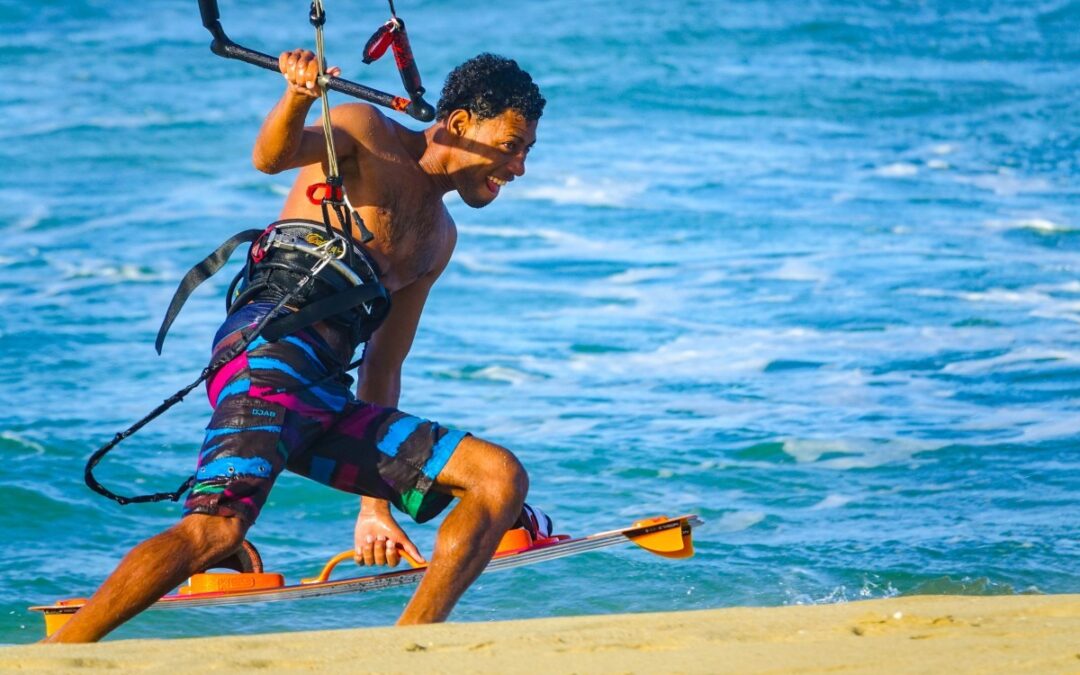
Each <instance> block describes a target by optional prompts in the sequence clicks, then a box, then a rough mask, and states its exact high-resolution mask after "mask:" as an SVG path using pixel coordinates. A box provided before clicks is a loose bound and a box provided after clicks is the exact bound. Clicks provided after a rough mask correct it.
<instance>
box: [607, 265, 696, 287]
mask: <svg viewBox="0 0 1080 675" xmlns="http://www.w3.org/2000/svg"><path fill="white" fill-rule="evenodd" d="M680 274H682V273H681V272H680V271H679V270H673V269H658V268H655V267H639V268H635V269H629V270H626V271H625V272H618V273H616V274H612V275H611V276H609V277H608V278H607V281H609V282H611V283H613V284H628V285H632V284H636V283H638V282H641V281H654V280H656V279H673V278H676V277H678V276H679V275H680Z"/></svg>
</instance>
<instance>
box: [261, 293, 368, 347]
mask: <svg viewBox="0 0 1080 675" xmlns="http://www.w3.org/2000/svg"><path fill="white" fill-rule="evenodd" d="M384 296H385V291H384V290H383V287H382V285H380V284H364V285H363V286H353V287H352V288H348V289H346V290H344V291H340V292H338V293H334V294H333V295H330V296H327V297H325V298H322V299H320V300H316V301H315V302H310V303H308V304H306V305H304V306H303V307H301V308H300V309H298V310H297V311H295V312H293V313H291V314H287V315H285V316H283V317H281V318H279V319H278V320H277V321H274V322H273V323H271V324H269V325H267V326H266V328H264V329H263V331H262V336H263V338H265V339H266V340H267V341H268V342H273V341H275V340H277V339H279V338H282V337H284V336H286V335H289V334H291V333H295V332H296V331H298V330H300V329H301V328H306V327H307V326H310V325H312V324H314V323H317V322H319V321H322V320H323V319H325V318H326V317H328V316H334V315H336V314H341V313H343V312H347V311H349V310H350V309H352V308H354V307H356V306H357V305H361V304H363V303H365V302H371V301H372V300H374V299H376V298H382V297H384Z"/></svg>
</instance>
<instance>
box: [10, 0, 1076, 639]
mask: <svg viewBox="0 0 1080 675" xmlns="http://www.w3.org/2000/svg"><path fill="white" fill-rule="evenodd" d="M397 5H398V7H397V9H398V11H399V12H400V13H401V15H402V16H403V17H404V18H405V19H406V20H407V21H408V24H409V29H410V35H411V36H412V40H413V46H414V50H415V52H416V57H417V60H418V63H419V65H420V70H421V73H422V75H423V77H424V79H425V81H426V83H427V84H428V88H429V90H431V91H432V92H433V94H432V96H431V98H432V99H434V98H436V97H437V96H436V95H435V92H437V90H438V88H439V85H440V83H441V81H442V78H443V77H444V76H445V74H446V73H447V72H448V71H449V70H450V69H451V68H452V67H453V66H454V65H456V64H457V63H459V62H460V61H462V60H464V59H465V58H468V57H469V56H472V55H474V54H476V53H478V52H481V51H493V52H496V53H502V54H506V55H509V56H512V57H514V58H516V59H518V60H519V61H520V63H521V64H522V65H523V66H525V67H526V68H527V69H528V70H530V71H531V72H532V73H533V75H534V76H535V77H536V79H537V81H538V82H539V83H540V85H541V86H542V88H543V90H544V92H545V94H546V96H547V98H548V101H549V103H548V108H547V112H546V113H545V115H544V118H543V120H542V122H541V125H540V130H539V143H538V144H537V146H536V148H535V149H534V151H533V153H532V155H531V156H530V160H529V167H528V175H527V176H526V177H525V178H524V179H522V180H520V181H519V182H516V183H514V184H513V185H512V186H509V188H508V189H506V190H504V192H503V194H502V195H501V196H500V197H499V199H498V200H497V201H496V202H495V203H494V204H493V205H492V206H490V207H489V208H486V209H483V210H479V211H477V210H471V209H469V208H467V207H465V206H464V205H463V204H461V203H460V202H459V201H458V200H456V198H450V199H448V204H449V207H450V209H451V212H452V213H453V215H454V217H455V219H456V220H457V222H458V224H459V227H460V233H461V236H460V241H459V244H458V250H457V253H456V256H455V259H454V261H453V262H452V263H451V265H450V267H449V269H448V271H447V272H446V274H445V276H444V279H443V280H442V281H441V282H440V284H439V285H438V286H437V287H436V289H435V291H434V292H433V295H432V297H431V300H430V302H429V308H428V311H427V313H426V315H425V319H424V321H423V323H422V325H421V330H420V334H419V336H418V338H417V340H416V343H415V346H414V348H413V352H412V355H411V356H410V358H409V361H408V362H407V363H406V368H405V373H404V393H403V396H402V406H403V407H404V408H405V409H407V410H410V411H414V412H416V413H418V414H422V415H425V416H428V417H431V418H432V419H437V420H440V421H443V422H445V423H447V424H450V425H453V426H457V427H459V428H464V429H468V430H471V431H473V432H474V433H476V434H478V435H481V436H483V437H487V438H490V439H492V440H495V441H497V442H500V443H502V444H504V445H507V446H508V447H510V448H512V449H514V450H515V452H517V453H518V454H519V456H520V457H521V458H522V459H523V461H524V462H525V464H526V465H527V467H528V468H529V469H530V472H531V476H532V493H531V498H530V501H532V502H534V503H536V504H538V505H540V506H542V507H543V508H545V509H546V510H547V511H548V512H549V513H551V514H552V515H553V516H554V518H555V519H556V521H557V522H558V523H559V524H560V529H562V530H564V531H567V532H570V533H572V534H578V535H580V534H587V533H590V532H594V531H598V530H603V529H608V528H613V527H620V526H623V525H625V524H627V523H629V522H630V521H632V520H634V519H636V518H638V517H643V516H650V515H655V514H659V513H667V514H676V513H682V512H696V513H699V514H700V515H701V516H702V517H703V518H704V519H705V520H706V521H707V523H708V524H707V525H706V526H705V527H704V528H702V529H700V530H699V531H698V532H697V551H698V552H697V556H696V557H694V558H693V559H691V560H688V561H665V560H661V559H658V558H654V557H651V556H649V555H647V554H646V553H644V552H641V551H639V550H634V549H623V550H616V551H613V552H603V553H596V554H590V555H587V556H581V557H575V558H571V559H565V560H560V561H556V562H552V563H550V564H547V565H543V566H537V567H532V568H527V569H522V570H517V571H513V572H506V573H500V574H498V575H492V576H490V577H483V578H482V579H481V580H480V581H479V582H478V583H477V585H476V586H475V587H474V588H473V589H472V590H470V591H469V593H468V594H467V595H466V596H465V598H464V600H463V601H462V602H461V604H460V605H459V607H458V609H457V610H456V612H455V614H454V617H453V618H454V619H455V620H459V621H488V620H501V619H511V618H524V617H542V616H559V615H571V614H592V613H608V612H642V611H659V610H685V609H697V608H713V607H725V606H734V605H782V604H793V603H826V602H842V601H848V600H855V599H860V598H879V597H888V596H893V595H904V594H916V593H962V594H975V595H982V594H1012V593H1066V592H1073V593H1075V592H1080V577H1078V575H1077V573H1076V572H1077V569H1078V567H1080V536H1078V534H1080V533H1078V528H1077V522H1078V521H1080V497H1078V496H1077V495H1078V494H1080V471H1078V470H1077V469H1078V464H1080V462H1078V460H1080V451H1078V444H1080V443H1078V442H1080V414H1078V413H1080V399H1078V394H1080V220H1078V217H1077V206H1078V205H1080V191H1078V189H1077V187H1076V186H1077V179H1078V177H1080V105H1078V103H1077V102H1078V101H1080V79H1078V78H1077V77H1076V72H1077V66H1078V65H1080V37H1078V36H1080V32H1078V31H1077V30H1076V28H1077V26H1078V25H1080V3H1077V2H1069V1H1064V0H1053V1H1051V0H1034V1H1033V2H1025V3H1014V2H1000V1H993V0H991V1H989V2H978V3H976V2H923V3H902V2H839V1H838V0H823V1H820V2H809V3H806V2H782V1H777V2H768V3H734V2H701V1H698V2H683V3H671V2H661V1H659V0H622V1H620V2H615V1H614V0H577V1H575V2H568V1H566V0H551V1H548V2H518V3H494V4H491V3H487V4H484V5H482V6H479V5H477V4H476V3H464V2H441V1H440V2H436V1H435V0H399V2H398V3H397ZM327 11H328V14H329V23H328V28H327V30H328V34H327V45H328V50H329V52H330V60H331V62H332V63H335V64H339V65H341V66H342V67H343V68H344V70H345V75H346V77H350V78H352V79H358V80H361V81H364V82H368V83H370V84H372V85H374V86H379V87H381V88H385V89H390V90H393V91H398V90H399V83H398V81H397V79H396V74H395V72H394V70H393V68H392V66H390V64H389V63H383V62H379V63H377V64H375V65H373V66H363V65H362V64H361V63H360V48H361V47H362V45H363V43H364V41H365V40H366V38H367V37H368V35H369V34H370V32H371V31H373V30H374V29H375V27H376V26H377V25H378V24H379V23H381V22H382V21H383V20H385V19H386V15H387V9H386V6H385V5H384V4H381V3H379V2H375V1H372V2H366V1H365V2H356V1H354V2H348V3H337V2H334V1H333V0H330V1H329V2H328V3H327ZM222 14H223V19H224V23H225V26H226V28H227V30H228V32H229V33H230V35H232V36H233V37H234V38H235V39H237V40H238V41H240V42H244V43H249V44H251V45H253V46H256V47H259V48H261V49H263V50H264V51H269V52H274V53H276V52H277V51H279V50H281V49H285V48H291V47H293V46H299V45H303V46H308V45H311V44H312V33H311V29H310V26H309V25H308V23H307V4H306V3H302V2H284V1H283V0H275V1H272V2H258V3H256V2H251V1H250V0H246V1H244V2H229V1H225V0H222ZM0 25H2V26H3V29H4V30H3V31H0V75H2V77H0V111H2V113H3V119H4V121H5V124H4V125H3V127H2V128H0V166H3V167H4V170H3V171H2V172H0V233H2V239H3V243H2V244H0V303H2V305H3V308H4V311H3V312H2V314H0V349H2V352H0V353H2V355H3V361H2V363H3V367H2V368H0V457H2V463H0V532H3V539H4V542H3V546H2V548H0V564H2V567H3V570H4V574H3V575H0V643H23V642H30V641H33V640H35V639H37V638H38V637H40V635H41V626H40V619H39V618H38V617H37V616H33V615H31V614H29V613H28V612H26V610H25V608H26V606H27V605H29V604H36V603H42V602H48V601H51V600H54V599H57V598H61V597H71V596H82V595H87V594H89V593H90V592H92V591H93V589H94V588H95V587H96V585H97V584H98V583H100V581H101V580H102V579H103V578H104V576H105V575H106V574H107V573H108V572H109V571H110V570H111V569H112V567H113V565H115V563H116V562H117V560H118V559H119V557H120V556H121V555H122V554H123V553H124V552H125V551H126V550H127V549H128V548H129V547H131V546H132V545H134V544H135V543H137V542H138V541H140V540H141V539H143V538H144V537H146V536H148V535H150V534H152V533H155V532H156V531H158V530H160V529H163V528H165V527H167V526H168V525H170V524H171V523H173V522H174V521H175V519H176V517H177V513H178V507H176V506H175V505H152V506H129V507H125V508H120V507H118V506H117V505H115V504H113V503H111V502H108V501H106V500H103V499H101V498H99V497H97V496H96V495H94V494H92V493H91V492H90V491H89V490H87V489H86V488H85V486H84V485H83V482H82V469H83V462H84V461H85V458H86V457H87V456H88V454H89V453H90V452H91V451H92V450H93V449H94V448H95V447H97V446H98V445H100V444H101V443H102V442H104V441H105V440H107V439H108V438H109V437H111V435H112V434H113V433H115V432H116V431H118V430H120V429H122V428H124V427H125V426H126V425H127V424H129V423H130V422H132V421H134V420H135V419H137V418H139V417H140V416H141V415H143V414H144V413H145V412H146V411H148V410H149V409H150V408H151V407H152V406H153V405H155V404H156V403H157V402H159V401H160V400H161V399H162V398H164V397H165V396H167V395H168V394H170V393H172V392H173V391H174V390H176V389H177V388H179V387H180V386H182V385H184V384H186V383H187V382H189V381H190V380H191V379H192V378H193V377H194V376H195V375H196V374H197V373H198V371H199V370H200V369H201V368H202V366H203V365H204V359H205V358H206V355H207V349H208V343H209V341H210V339H211V336H212V334H213V331H214V329H215V327H216V325H217V323H218V322H219V320H220V318H221V316H222V314H223V308H222V303H221V297H222V295H223V293H224V285H225V284H226V282H227V279H226V278H225V277H226V276H227V275H221V277H222V278H219V279H215V280H214V281H213V282H212V283H211V284H209V287H208V288H202V289H200V290H199V292H198V293H197V294H196V295H195V296H194V297H193V299H192V300H191V301H190V302H189V304H188V306H187V307H186V308H185V310H184V313H183V314H182V315H181V318H180V320H179V321H178V322H177V324H176V326H175V327H174V329H173V332H172V334H171V335H170V339H169V343H168V344H167V345H166V351H165V356H164V357H158V356H156V355H155V354H154V352H153V348H152V343H153V336H154V333H155V332H156V329H157V325H158V323H159V321H160V319H161V316H162V313H163V311H164V307H165V305H166V304H167V302H168V300H169V298H170V297H171V294H172V291H173V289H174V288H175V285H176V283H177V282H178V281H179V279H180V277H181V275H182V274H183V273H184V271H186V270H187V268H188V267H189V266H191V265H192V264H194V263H195V262H197V261H198V260H199V259H201V258H202V256H203V255H205V253H207V252H208V251H209V250H210V249H211V248H212V247H213V246H215V245H216V244H217V243H218V242H219V241H220V240H222V239H224V238H225V237H226V236H228V235H229V234H231V233H232V232H234V231H236V230H239V229H243V228H250V227H257V226H262V225H263V224H265V223H267V222H269V221H270V220H271V219H273V218H274V217H275V215H276V214H277V212H278V209H279V207H280V202H281V200H282V197H283V195H284V193H285V190H286V188H287V187H288V185H289V184H290V181H291V178H292V177H291V176H273V177H270V176H265V175H262V174H260V173H258V172H257V171H255V170H254V169H253V168H251V165H250V160H249V154H250V149H251V143H252V140H253V139H254V136H255V133H256V131H257V129H258V125H259V123H260V121H261V119H262V116H263V115H264V114H265V113H266V111H267V110H268V109H269V108H270V107H271V106H272V105H273V103H274V101H275V100H276V98H277V96H278V95H279V93H280V89H281V84H280V80H279V79H277V78H275V77H274V76H273V75H271V74H270V73H267V72H265V71H260V70H257V69H254V68H251V67H249V66H245V65H243V64H240V63H237V62H231V61H224V60H221V59H218V58H216V57H214V56H212V55H211V54H210V53H209V51H208V50H207V44H208V40H209V37H208V35H207V34H206V32H205V31H204V30H203V29H202V27H201V25H200V21H199V16H198V13H197V11H196V9H195V3H194V2H179V1H175V0H173V1H166V0H163V1H161V2H155V3H153V4H152V5H140V4H133V3H111V2H104V1H102V0H77V1H71V2H63V3H59V2H46V3H15V2H5V3H0ZM343 100H345V99H344V98H343V97H340V96H338V97H337V98H335V101H343ZM402 121H403V122H404V123H406V124H408V125H410V126H412V127H413V128H418V125H417V124H415V123H412V122H409V121H407V120H404V119H402ZM207 418H208V406H207V405H206V403H205V399H203V398H202V397H200V396H192V398H191V399H190V400H189V401H188V402H186V403H184V404H182V405H181V406H179V407H178V408H177V409H175V410H173V411H172V412H170V413H169V414H168V415H167V416H165V417H164V418H162V419H160V420H158V421H157V422H155V423H153V424H152V425H151V426H149V427H147V428H146V429H145V430H144V431H142V432H140V433H139V434H137V435H136V436H135V437H134V438H132V439H131V440H129V441H128V442H127V443H125V444H124V445H122V446H121V449H119V450H117V451H116V452H115V453H114V455H112V456H110V459H109V460H107V461H108V465H107V466H106V467H104V468H103V470H102V471H101V475H102V478H103V479H104V480H106V481H107V482H109V483H110V484H111V485H114V486H122V485H126V486H129V487H130V488H131V489H132V490H143V491H152V490H162V489H172V488H173V487H175V486H176V485H178V484H179V483H180V482H181V481H182V480H183V478H184V477H185V476H186V475H188V472H190V471H191V469H192V465H193V462H194V456H195V452H196V449H197V447H198V444H199V441H200V436H201V429H202V427H203V426H204V425H205V423H206V420H207ZM356 506H357V505H356V499H355V498H353V497H351V496H349V495H344V494H340V493H335V492H333V491H331V490H329V489H326V488H323V487H320V486H317V485H314V484H312V483H309V482H306V481H305V480H303V479H300V478H297V477H294V476H286V477H285V478H283V479H282V480H280V481H279V484H278V486H277V488H276V489H275V491H274V493H273V495H272V497H271V504H270V507H269V508H267V510H266V511H265V512H264V515H263V517H262V519H261V520H260V522H259V524H258V526H257V527H256V529H255V530H253V532H252V533H251V539H252V540H253V541H255V543H256V544H257V545H258V546H259V547H260V550H261V551H262V553H263V557H264V558H265V559H266V560H267V565H268V567H269V568H272V569H273V570H275V571H280V572H283V573H285V574H286V575H287V576H288V577H290V578H293V579H295V578H298V577H300V576H306V575H309V574H311V573H313V572H314V571H315V570H316V569H318V567H319V566H320V565H321V563H322V561H323V560H325V559H326V558H328V557H329V556H331V555H332V554H334V553H336V552H338V551H340V550H342V549H345V548H348V546H349V545H350V542H351V531H352V524H353V518H354V517H355V512H356ZM434 531H435V528H434V527H433V526H431V525H425V526H414V527H412V528H410V532H411V533H413V535H414V537H415V539H416V541H417V542H418V543H419V544H420V545H421V547H422V548H424V549H426V550H430V545H431V541H432V538H433V534H434ZM408 596H409V591H408V590H407V589H403V590H393V591H387V592H384V593H379V594H373V595H370V596H354V597H344V598H337V599H327V600H317V601H310V602H297V603H278V604H274V605H262V606H249V607H240V608H223V609H215V610H191V611H183V612H156V613H148V614H145V615H143V616H141V617H139V618H138V619H136V620H135V621H133V622H132V623H131V624H129V625H128V626H126V627H124V628H123V629H121V630H120V631H118V632H117V633H116V636H118V637H145V636H154V637H166V636H189V635H214V634H219V633H247V632H267V631H281V630H298V629H314V628H332V627H345V626H369V625H385V624H389V623H391V622H392V621H393V620H394V619H395V618H396V616H397V614H398V612H399V611H400V609H401V607H402V606H403V605H404V603H405V602H406V601H407V599H408Z"/></svg>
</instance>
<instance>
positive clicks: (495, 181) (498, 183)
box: [487, 176, 510, 195]
mask: <svg viewBox="0 0 1080 675" xmlns="http://www.w3.org/2000/svg"><path fill="white" fill-rule="evenodd" d="M509 182H510V181H505V180H503V179H501V178H496V177H495V176H488V177H487V189H488V190H490V191H491V194H494V195H497V194H499V188H501V187H502V186H504V185H506V184H507V183H509Z"/></svg>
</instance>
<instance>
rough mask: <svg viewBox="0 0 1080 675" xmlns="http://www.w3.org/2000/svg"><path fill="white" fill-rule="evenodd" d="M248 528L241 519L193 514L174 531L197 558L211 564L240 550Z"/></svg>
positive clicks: (186, 517) (185, 518)
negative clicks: (187, 544)
mask: <svg viewBox="0 0 1080 675" xmlns="http://www.w3.org/2000/svg"><path fill="white" fill-rule="evenodd" d="M248 527H249V526H248V525H247V523H245V522H244V521H243V520H241V519H240V518H228V517H224V516H210V515H205V514H201V513H193V514H190V515H188V516H185V517H184V519H183V520H181V521H180V522H179V523H177V524H176V526H175V527H174V530H175V531H176V532H177V534H179V535H181V536H182V537H184V539H185V540H186V541H187V542H188V543H189V545H190V546H191V548H192V552H193V553H194V554H195V557H196V558H198V559H200V560H204V561H205V563H206V564H210V563H214V562H217V561H218V560H220V559H221V558H224V557H226V556H228V555H229V554H231V553H233V552H234V551H235V550H236V549H238V548H239V547H240V545H241V544H242V543H244V535H246V534H247V531H248Z"/></svg>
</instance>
